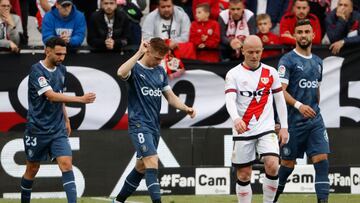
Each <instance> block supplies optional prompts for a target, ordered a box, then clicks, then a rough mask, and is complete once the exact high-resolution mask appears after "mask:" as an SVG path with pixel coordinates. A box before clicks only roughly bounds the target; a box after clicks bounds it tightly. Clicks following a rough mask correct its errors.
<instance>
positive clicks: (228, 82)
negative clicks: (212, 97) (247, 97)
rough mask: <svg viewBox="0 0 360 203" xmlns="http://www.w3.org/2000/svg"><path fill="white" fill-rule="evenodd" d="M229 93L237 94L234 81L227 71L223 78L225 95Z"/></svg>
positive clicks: (230, 73)
mask: <svg viewBox="0 0 360 203" xmlns="http://www.w3.org/2000/svg"><path fill="white" fill-rule="evenodd" d="M230 92H234V93H236V92H237V90H236V81H235V78H234V76H233V74H232V72H231V71H229V72H228V73H227V74H226V77H225V94H227V93H230Z"/></svg>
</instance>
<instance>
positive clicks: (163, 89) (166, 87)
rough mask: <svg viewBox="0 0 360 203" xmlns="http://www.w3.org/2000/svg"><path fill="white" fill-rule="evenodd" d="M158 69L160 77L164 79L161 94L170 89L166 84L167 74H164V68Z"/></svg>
mask: <svg viewBox="0 0 360 203" xmlns="http://www.w3.org/2000/svg"><path fill="white" fill-rule="evenodd" d="M160 68H161V74H162V77H163V78H164V81H163V85H162V89H161V91H162V92H165V91H167V90H169V89H171V87H170V85H169V83H168V78H167V74H166V73H165V70H164V68H163V67H160Z"/></svg>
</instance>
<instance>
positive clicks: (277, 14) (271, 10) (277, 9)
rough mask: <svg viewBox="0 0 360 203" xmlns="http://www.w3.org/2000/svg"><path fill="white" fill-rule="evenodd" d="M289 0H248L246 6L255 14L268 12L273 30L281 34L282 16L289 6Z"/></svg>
mask: <svg viewBox="0 0 360 203" xmlns="http://www.w3.org/2000/svg"><path fill="white" fill-rule="evenodd" d="M288 5H289V0H247V1H246V8H247V9H249V10H250V11H252V12H253V13H254V14H255V15H259V14H263V13H267V14H269V15H270V18H271V23H272V26H273V27H272V31H273V32H275V33H276V34H279V24H280V20H281V17H282V16H283V15H284V13H285V12H286V9H287V8H288Z"/></svg>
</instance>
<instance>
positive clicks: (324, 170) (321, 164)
mask: <svg viewBox="0 0 360 203" xmlns="http://www.w3.org/2000/svg"><path fill="white" fill-rule="evenodd" d="M311 160H312V162H313V164H314V168H315V191H316V195H317V198H318V202H319V203H327V202H328V197H329V189H330V182H329V161H328V155H327V154H318V155H315V156H312V157H311Z"/></svg>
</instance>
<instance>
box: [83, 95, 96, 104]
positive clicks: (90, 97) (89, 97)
mask: <svg viewBox="0 0 360 203" xmlns="http://www.w3.org/2000/svg"><path fill="white" fill-rule="evenodd" d="M81 99H82V102H83V103H85V104H88V103H93V102H94V101H95V99H96V94H95V93H86V94H84V95H83V96H82V97H81Z"/></svg>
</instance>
